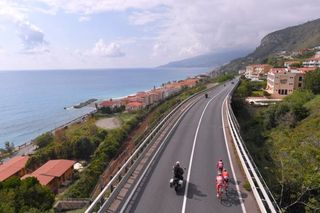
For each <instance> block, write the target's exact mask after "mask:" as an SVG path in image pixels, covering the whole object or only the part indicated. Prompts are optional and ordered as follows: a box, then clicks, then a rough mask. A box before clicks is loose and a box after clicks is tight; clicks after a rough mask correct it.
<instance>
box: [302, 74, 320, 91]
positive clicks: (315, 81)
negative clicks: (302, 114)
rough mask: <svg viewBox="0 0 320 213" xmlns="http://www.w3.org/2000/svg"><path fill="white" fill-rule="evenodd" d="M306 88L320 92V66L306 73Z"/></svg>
mask: <svg viewBox="0 0 320 213" xmlns="http://www.w3.org/2000/svg"><path fill="white" fill-rule="evenodd" d="M305 89H308V90H311V91H312V92H313V94H320V68H319V69H317V70H315V71H312V72H307V73H306V77H305Z"/></svg>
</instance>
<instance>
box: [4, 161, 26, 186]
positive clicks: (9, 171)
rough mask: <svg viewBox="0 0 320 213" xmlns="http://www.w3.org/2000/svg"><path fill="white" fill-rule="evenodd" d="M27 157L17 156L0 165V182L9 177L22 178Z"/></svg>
mask: <svg viewBox="0 0 320 213" xmlns="http://www.w3.org/2000/svg"><path fill="white" fill-rule="evenodd" d="M28 159H29V157H28V156H17V157H14V158H11V159H10V160H9V161H7V162H5V163H3V164H1V165H0V181H5V180H7V179H8V178H11V177H14V176H16V177H22V176H23V175H25V174H26V169H25V166H26V163H27V161H28Z"/></svg>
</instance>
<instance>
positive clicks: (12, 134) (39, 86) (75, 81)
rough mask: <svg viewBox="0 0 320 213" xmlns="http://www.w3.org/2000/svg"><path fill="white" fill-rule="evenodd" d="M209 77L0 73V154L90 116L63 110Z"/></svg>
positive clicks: (151, 72) (186, 71) (186, 72)
mask: <svg viewBox="0 0 320 213" xmlns="http://www.w3.org/2000/svg"><path fill="white" fill-rule="evenodd" d="M207 71H209V68H183V69H182V68H142V69H99V70H52V71H3V72H0V148H1V147H4V143H5V142H6V141H9V142H13V143H14V145H16V146H17V145H21V144H23V143H25V142H29V141H30V140H32V139H34V138H35V137H37V136H39V135H40V134H42V133H45V132H47V131H50V130H53V129H55V128H57V127H59V126H61V125H63V124H65V123H67V122H69V121H71V120H73V119H75V118H78V117H80V116H82V115H84V114H87V113H89V112H90V111H92V110H94V109H93V108H89V107H84V108H81V109H67V110H66V109H64V108H65V107H70V106H73V105H76V104H78V103H80V102H83V101H86V100H88V99H91V98H97V99H99V100H102V99H109V98H117V97H123V96H127V95H130V94H133V93H136V92H139V91H145V90H149V89H152V88H153V87H154V86H156V87H158V86H161V84H162V83H165V82H168V81H173V80H181V79H185V78H187V77H190V76H194V75H197V74H200V73H205V72H207Z"/></svg>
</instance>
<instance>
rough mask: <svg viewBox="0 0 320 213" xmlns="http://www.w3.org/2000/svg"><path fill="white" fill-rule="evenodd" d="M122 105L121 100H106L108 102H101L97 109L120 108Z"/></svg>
mask: <svg viewBox="0 0 320 213" xmlns="http://www.w3.org/2000/svg"><path fill="white" fill-rule="evenodd" d="M121 105H122V103H121V100H112V99H110V100H108V101H103V102H101V103H100V104H99V108H102V107H110V108H113V107H116V106H117V107H120V106H121Z"/></svg>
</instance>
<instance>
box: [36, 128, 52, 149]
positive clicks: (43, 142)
mask: <svg viewBox="0 0 320 213" xmlns="http://www.w3.org/2000/svg"><path fill="white" fill-rule="evenodd" d="M53 140H54V136H53V134H52V133H51V132H47V133H44V134H42V135H40V136H39V137H37V138H36V139H35V140H34V144H35V145H37V146H38V148H43V147H46V146H48V145H49V144H50V143H52V142H53Z"/></svg>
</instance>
